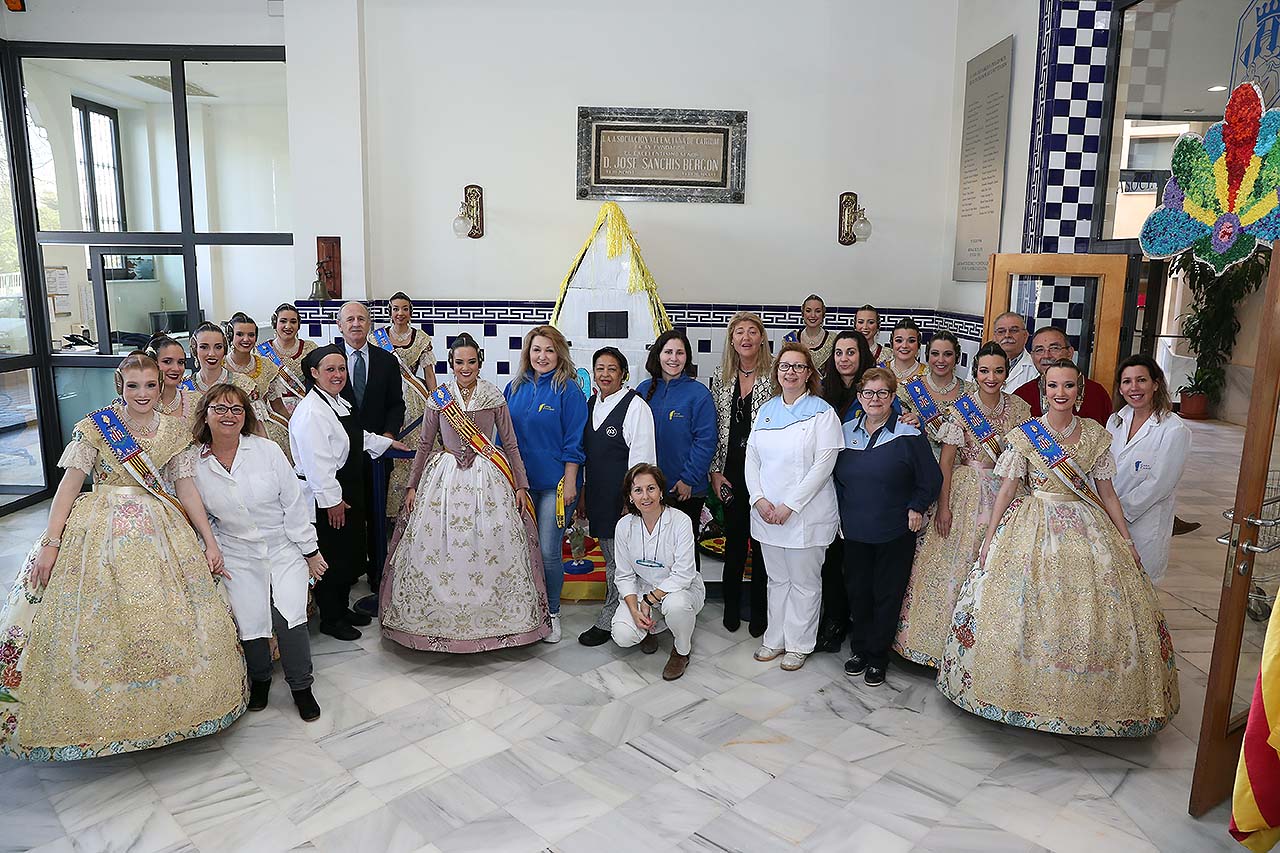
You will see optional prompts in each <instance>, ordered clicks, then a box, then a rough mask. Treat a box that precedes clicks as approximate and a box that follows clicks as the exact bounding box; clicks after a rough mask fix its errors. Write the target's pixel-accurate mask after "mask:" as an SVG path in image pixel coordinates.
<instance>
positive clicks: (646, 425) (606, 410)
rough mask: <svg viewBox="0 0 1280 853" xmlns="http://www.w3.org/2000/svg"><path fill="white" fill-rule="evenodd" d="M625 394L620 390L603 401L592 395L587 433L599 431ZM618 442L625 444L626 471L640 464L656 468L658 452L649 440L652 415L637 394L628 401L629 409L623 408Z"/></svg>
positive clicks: (625, 392)
mask: <svg viewBox="0 0 1280 853" xmlns="http://www.w3.org/2000/svg"><path fill="white" fill-rule="evenodd" d="M628 390H629V389H628V388H627V387H626V386H623V387H622V388H620V389H618V390H617V391H614V392H613V393H612V394H610V395H609V396H608V397H605V398H604V399H601V398H600V396H599V395H598V394H597V395H596V405H595V407H594V408H593V409H592V410H591V429H593V430H598V429H600V426H601V424H603V423H604V422H605V419H606V418H607V417H609V415H610V414H611V413H612V412H613V410H614V409H616V408H617V407H618V403H620V402H622V399H623V398H624V397H626V396H627V391H628ZM622 440H623V441H625V442H626V443H627V467H628V468H631V467H632V466H635V465H639V464H640V463H641V462H648V463H649V464H650V465H654V464H657V461H658V449H657V445H656V444H655V443H654V439H653V412H651V411H650V410H649V404H648V403H646V402H645V401H644V398H643V397H641V396H640V395H639V394H637V395H636V396H634V397H632V398H631V405H630V406H628V407H627V413H626V414H625V415H623V416H622ZM588 467H589V466H588ZM588 476H589V475H588Z"/></svg>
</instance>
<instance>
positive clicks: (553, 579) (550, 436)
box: [504, 326, 587, 643]
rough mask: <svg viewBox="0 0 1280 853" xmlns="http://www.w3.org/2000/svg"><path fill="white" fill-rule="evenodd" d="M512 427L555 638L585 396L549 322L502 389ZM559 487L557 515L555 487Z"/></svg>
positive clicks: (553, 639) (536, 332)
mask: <svg viewBox="0 0 1280 853" xmlns="http://www.w3.org/2000/svg"><path fill="white" fill-rule="evenodd" d="M504 396H505V397H506V398H507V408H508V409H510V410H511V422H512V424H513V425H514V426H515V430H516V441H517V443H518V444H519V445H520V458H521V459H523V460H524V469H525V473H526V474H527V475H528V477H529V497H530V498H531V499H532V500H533V506H534V514H535V515H536V516H537V518H538V544H539V547H540V548H541V551H542V569H543V571H544V572H545V573H546V577H547V609H549V610H550V611H551V634H550V635H549V636H548V637H547V638H546V640H545V641H544V642H548V643H558V642H560V633H561V632H560V591H561V590H562V589H563V588H564V557H563V552H562V548H563V545H562V543H563V541H564V528H565V524H566V523H567V522H568V520H569V519H571V518H572V517H573V510H574V505H575V504H576V503H577V500H578V485H579V480H578V466H580V465H581V464H582V462H583V460H584V459H585V458H586V456H585V455H584V454H583V452H582V430H583V429H584V428H585V427H586V425H587V398H586V397H584V396H583V394H582V389H581V388H580V387H579V386H578V380H577V372H576V370H575V369H574V366H573V360H572V359H570V358H569V344H568V342H567V341H566V340H565V339H564V335H562V334H560V331H559V330H558V329H556V328H554V327H552V326H534V327H533V328H532V329H530V330H529V333H528V334H527V335H525V336H524V346H522V347H521V348H520V372H519V373H518V374H517V375H516V378H515V379H512V380H511V382H510V383H509V384H508V385H507V389H506V391H505V392H504ZM561 483H563V484H564V486H563V491H562V493H563V496H564V503H563V506H564V509H563V515H561V514H560V513H559V512H558V506H557V504H558V501H557V491H559V490H560V488H561Z"/></svg>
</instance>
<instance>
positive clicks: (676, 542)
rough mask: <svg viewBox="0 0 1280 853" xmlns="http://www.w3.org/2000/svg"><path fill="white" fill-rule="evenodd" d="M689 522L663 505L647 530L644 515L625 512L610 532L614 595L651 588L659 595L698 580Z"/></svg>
mask: <svg viewBox="0 0 1280 853" xmlns="http://www.w3.org/2000/svg"><path fill="white" fill-rule="evenodd" d="M693 548H694V544H693V522H692V521H690V520H689V516H687V515H685V514H684V513H683V512H681V511H680V510H678V509H675V508H674V507H666V508H665V509H663V510H662V515H660V516H658V523H657V524H655V525H654V526H653V530H652V531H650V530H649V529H648V528H647V527H645V524H644V519H642V518H641V517H640V516H638V515H635V514H633V513H627V514H626V515H624V516H623V517H622V518H621V519H620V520H619V521H618V526H617V528H615V529H614V533H613V561H614V564H615V565H616V568H615V569H614V575H613V582H614V584H615V585H616V586H617V587H618V597H619V598H623V599H625V598H626V597H627V596H628V595H637V596H639V595H644V594H645V593H646V592H652V591H653V590H655V589H660V590H662V593H663V595H666V594H668V593H672V592H679V591H680V590H683V589H688V588H689V587H690V586H691V585H694V584H699V585H700V584H701V583H702V576H701V575H699V574H698V570H697V569H696V568H695V567H694V562H693Z"/></svg>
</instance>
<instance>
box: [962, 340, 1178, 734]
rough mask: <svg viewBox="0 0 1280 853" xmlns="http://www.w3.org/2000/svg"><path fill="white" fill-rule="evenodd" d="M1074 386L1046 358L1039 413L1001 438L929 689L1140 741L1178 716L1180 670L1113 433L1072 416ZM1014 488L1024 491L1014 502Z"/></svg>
mask: <svg viewBox="0 0 1280 853" xmlns="http://www.w3.org/2000/svg"><path fill="white" fill-rule="evenodd" d="M1082 379H1083V377H1082V375H1081V373H1080V371H1079V368H1077V367H1076V366H1075V364H1074V363H1072V362H1071V361H1069V360H1066V359H1063V360H1059V361H1055V362H1053V363H1052V364H1051V365H1050V366H1049V368H1048V370H1047V371H1046V372H1045V374H1044V376H1043V378H1042V381H1043V382H1044V384H1045V388H1044V394H1045V399H1046V400H1047V402H1048V404H1049V409H1050V410H1049V412H1048V413H1047V414H1046V415H1044V416H1042V417H1039V418H1033V419H1031V420H1029V421H1027V422H1026V423H1025V424H1024V425H1023V426H1021V427H1019V428H1017V429H1015V430H1013V431H1012V432H1010V433H1009V435H1008V436H1007V438H1006V440H1007V442H1008V449H1007V450H1005V451H1004V453H1002V454H1001V455H1000V461H999V462H997V463H996V468H995V473H996V475H997V476H999V477H1001V478H1003V482H1002V483H1001V486H1000V493H999V495H998V496H997V500H996V505H995V508H994V510H993V512H992V519H991V522H990V523H989V525H988V529H987V535H986V538H985V540H984V542H983V545H982V550H981V552H980V555H979V563H978V565H977V566H976V567H975V568H974V570H973V571H972V572H971V573H970V574H969V577H968V578H967V579H966V580H965V582H964V585H963V586H962V587H961V590H960V594H959V596H958V597H957V601H956V608H955V612H954V614H953V616H952V625H951V629H950V633H949V634H948V636H947V643H946V648H945V651H944V652H943V658H942V665H941V667H940V668H939V670H938V688H939V689H940V690H941V691H942V693H943V695H945V696H946V697H947V698H948V699H950V700H951V701H952V702H955V703H956V704H957V705H959V706H960V707H961V708H963V709H965V710H966V711H970V712H971V713H974V714H977V715H979V716H981V717H985V718H986V719H989V720H996V721H998V722H1003V723H1007V724H1009V725H1015V726H1023V727H1025V728H1031V729H1041V730H1044V731H1051V732H1060V733H1063V734H1079V735H1095V736H1100V737H1140V736H1144V735H1150V734H1153V733H1154V732H1157V731H1159V730H1160V729H1162V728H1164V726H1165V725H1167V724H1168V722H1169V721H1170V720H1171V719H1172V718H1173V716H1174V714H1176V713H1177V711H1178V671H1177V667H1176V665H1175V663H1174V656H1173V641H1172V640H1171V639H1170V637H1169V630H1168V627H1167V626H1166V624H1165V620H1164V614H1163V613H1161V611H1160V606H1159V604H1158V603H1157V600H1156V594H1155V590H1154V589H1153V588H1152V586H1151V582H1150V581H1149V580H1148V579H1147V576H1146V574H1145V573H1144V572H1143V571H1142V567H1141V561H1140V559H1139V558H1138V552H1137V550H1136V549H1135V548H1134V545H1133V540H1132V539H1131V538H1130V536H1129V528H1128V526H1127V525H1126V523H1125V518H1124V511H1123V510H1122V509H1121V507H1120V501H1119V500H1118V499H1117V498H1116V493H1115V489H1114V488H1113V487H1112V485H1111V478H1112V477H1114V476H1115V463H1114V461H1113V460H1112V457H1111V452H1110V450H1109V447H1110V444H1111V436H1110V435H1109V434H1108V433H1107V431H1106V430H1105V429H1103V428H1102V427H1101V426H1099V425H1098V424H1097V423H1095V422H1093V421H1091V420H1089V419H1087V418H1080V417H1078V416H1076V414H1075V411H1074V408H1075V405H1076V401H1077V399H1078V393H1077V392H1078V389H1079V386H1080V385H1081V384H1082ZM1051 462H1052V463H1054V464H1053V467H1050V464H1051ZM1024 478H1025V480H1026V481H1027V485H1028V486H1029V488H1030V492H1031V493H1030V494H1029V495H1027V496H1024V497H1022V498H1018V499H1017V500H1016V501H1015V495H1016V492H1017V489H1018V485H1019V481H1021V480H1023V479H1024ZM1090 479H1092V481H1093V484H1092V485H1090V482H1089V481H1090ZM1006 508H1007V509H1008V511H1007V512H1006V511H1005V510H1006Z"/></svg>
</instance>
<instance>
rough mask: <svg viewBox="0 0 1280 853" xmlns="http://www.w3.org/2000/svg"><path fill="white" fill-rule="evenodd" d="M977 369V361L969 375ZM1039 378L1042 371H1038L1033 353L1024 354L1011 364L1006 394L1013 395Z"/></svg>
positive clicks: (1006, 378)
mask: <svg viewBox="0 0 1280 853" xmlns="http://www.w3.org/2000/svg"><path fill="white" fill-rule="evenodd" d="M977 367H978V363H977V362H976V361H975V362H974V363H973V366H972V367H971V368H970V370H969V373H970V374H971V375H972V373H973V371H974V370H976V369H977ZM1039 378H1040V371H1039V370H1037V369H1036V360H1035V359H1034V358H1032V357H1031V353H1029V352H1023V353H1022V355H1020V356H1018V357H1017V358H1016V359H1014V360H1013V361H1011V362H1009V374H1008V375H1007V376H1006V377H1005V378H1004V392H1005V393H1006V394H1012V393H1013V392H1014V391H1017V390H1018V389H1019V388H1021V387H1022V386H1023V385H1026V384H1027V383H1028V382H1030V381H1031V380H1032V379H1039Z"/></svg>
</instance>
